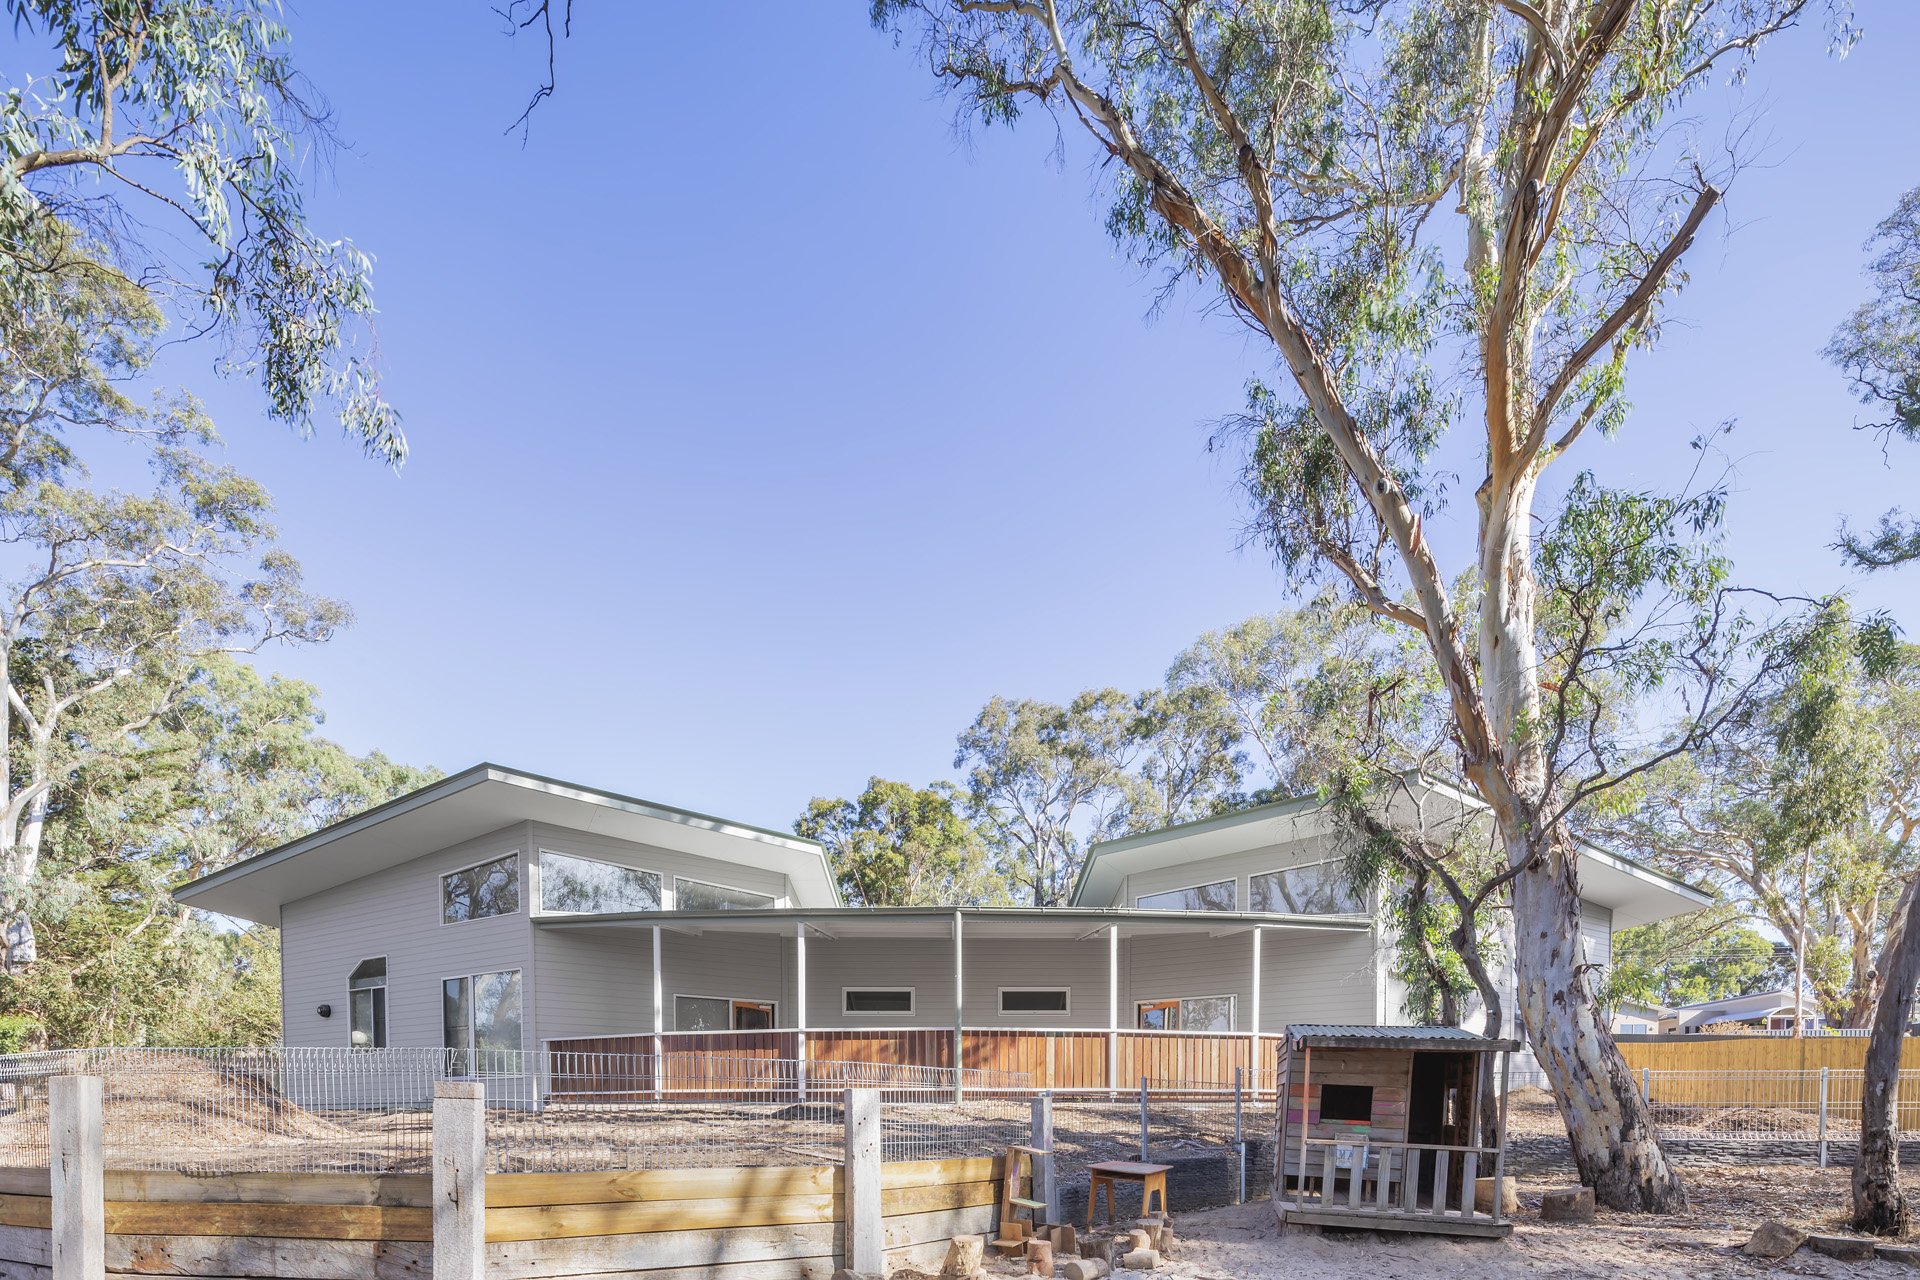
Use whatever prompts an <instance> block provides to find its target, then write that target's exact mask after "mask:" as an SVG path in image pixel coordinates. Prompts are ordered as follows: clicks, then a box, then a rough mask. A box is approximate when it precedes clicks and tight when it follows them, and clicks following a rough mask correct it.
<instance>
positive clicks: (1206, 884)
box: [1133, 876, 1240, 916]
mask: <svg viewBox="0 0 1920 1280" xmlns="http://www.w3.org/2000/svg"><path fill="white" fill-rule="evenodd" d="M1229 882H1231V883H1232V884H1233V906H1231V907H1229V908H1228V909H1227V910H1226V911H1189V912H1188V913H1187V914H1188V915H1196V916H1219V915H1228V914H1232V915H1238V914H1240V877H1239V876H1222V877H1221V878H1220V879H1218V880H1202V881H1201V882H1200V883H1199V884H1183V885H1176V886H1175V887H1173V888H1171V889H1155V890H1154V891H1153V892H1152V893H1137V894H1135V895H1134V896H1133V909H1134V910H1135V911H1178V910H1181V908H1179V907H1143V906H1141V905H1140V899H1142V898H1158V897H1160V896H1161V895H1163V894H1168V893H1186V892H1188V891H1189V890H1192V889H1211V888H1212V887H1213V886H1214V885H1217V884H1227V883H1229Z"/></svg>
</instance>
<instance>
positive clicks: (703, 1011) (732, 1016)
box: [673, 996, 773, 1031]
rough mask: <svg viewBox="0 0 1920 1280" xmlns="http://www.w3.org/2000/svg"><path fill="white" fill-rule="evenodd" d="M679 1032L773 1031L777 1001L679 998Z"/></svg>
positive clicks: (675, 1024) (676, 1014)
mask: <svg viewBox="0 0 1920 1280" xmlns="http://www.w3.org/2000/svg"><path fill="white" fill-rule="evenodd" d="M673 1029H674V1030H675V1031H770V1030H772V1029H773V1002H772V1001H770V1000H731V999H728V998H726V997H724V996H675V997H674V998H673Z"/></svg>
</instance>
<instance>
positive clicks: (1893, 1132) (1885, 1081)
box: [1853, 877, 1920, 1236]
mask: <svg viewBox="0 0 1920 1280" xmlns="http://www.w3.org/2000/svg"><path fill="white" fill-rule="evenodd" d="M1917 883H1920V877H1916V878H1915V879H1914V880H1909V881H1908V882H1907V887H1906V889H1905V890H1904V891H1903V892H1902V894H1901V896H1900V906H1899V907H1898V908H1897V909H1896V910H1895V912H1894V914H1893V920H1892V924H1893V926H1894V927H1895V928H1896V929H1897V930H1898V931H1899V935H1898V937H1895V938H1889V939H1888V940H1887V945H1886V948H1885V949H1884V950H1883V951H1882V952H1881V966H1880V973H1881V983H1880V998H1879V1000H1878V1001H1876V1002H1875V1005H1874V1011H1873V1035H1872V1037H1871V1038H1870V1039H1869V1040H1868V1041H1867V1063H1866V1067H1867V1070H1866V1080H1865V1082H1864V1083H1863V1085H1862V1086H1861V1091H1860V1154H1859V1156H1858V1157H1857V1158H1856V1159H1855V1160H1854V1162H1853V1225H1854V1229H1855V1230H1858V1231H1870V1232H1872V1233H1873V1234H1874V1235H1881V1236H1903V1235H1905V1234H1906V1233H1907V1228H1908V1227H1909V1226H1910V1225H1911V1224H1912V1213H1911V1211H1910V1209H1909V1208H1908V1205H1907V1199H1906V1197H1905V1196H1904V1195H1902V1194H1901V1191H1900V1142H1899V1129H1898V1127H1897V1125H1898V1117H1896V1116H1895V1115H1894V1105H1895V1102H1896V1095H1897V1094H1898V1092H1899V1088H1900V1048H1901V1045H1902V1043H1903V1042H1904V1041H1905V1038H1906V1033H1907V1023H1908V1021H1909V1020H1910V1019H1911V1018H1912V1017H1913V989H1914V985H1915V984H1916V983H1920V893H1916V892H1914V887H1915V885H1916V884H1917Z"/></svg>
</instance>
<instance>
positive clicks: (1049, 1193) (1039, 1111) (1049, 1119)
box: [1030, 1089, 1066, 1222]
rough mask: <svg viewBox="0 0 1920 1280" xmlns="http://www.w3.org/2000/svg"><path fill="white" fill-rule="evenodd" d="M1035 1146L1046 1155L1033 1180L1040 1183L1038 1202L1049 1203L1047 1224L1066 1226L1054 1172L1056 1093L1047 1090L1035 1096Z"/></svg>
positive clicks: (1058, 1185) (1037, 1166)
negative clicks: (1054, 1104)
mask: <svg viewBox="0 0 1920 1280" xmlns="http://www.w3.org/2000/svg"><path fill="white" fill-rule="evenodd" d="M1031 1134H1032V1136H1031V1139H1030V1141H1031V1143H1032V1145H1033V1146H1035V1147H1038V1148H1039V1149H1040V1150H1042V1151H1044V1152H1046V1155H1045V1157H1044V1158H1042V1159H1040V1160H1036V1161H1034V1170H1033V1176H1034V1181H1035V1183H1036V1185H1035V1187H1034V1192H1035V1195H1034V1197H1033V1198H1034V1199H1035V1200H1044V1201H1046V1203H1047V1221H1048V1222H1064V1221H1065V1220H1066V1219H1065V1218H1064V1217H1062V1216H1061V1213H1060V1183H1059V1179H1058V1178H1056V1177H1055V1176H1054V1169H1053V1090H1051V1089H1043V1090H1041V1091H1040V1092H1039V1093H1037V1094H1035V1095H1034V1096H1033V1124H1032V1126H1031Z"/></svg>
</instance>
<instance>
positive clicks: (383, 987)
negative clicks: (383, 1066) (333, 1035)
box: [347, 955, 393, 1048]
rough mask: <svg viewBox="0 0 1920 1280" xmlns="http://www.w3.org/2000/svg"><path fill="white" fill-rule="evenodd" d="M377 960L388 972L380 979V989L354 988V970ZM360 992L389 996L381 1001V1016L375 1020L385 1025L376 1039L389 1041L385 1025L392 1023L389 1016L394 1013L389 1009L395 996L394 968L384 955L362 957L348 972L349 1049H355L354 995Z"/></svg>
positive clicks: (375, 1046) (380, 1046)
mask: <svg viewBox="0 0 1920 1280" xmlns="http://www.w3.org/2000/svg"><path fill="white" fill-rule="evenodd" d="M375 960H378V961H379V962H380V966H381V968H382V969H384V970H385V971H386V972H385V973H383V974H382V975H381V978H380V985H379V986H378V987H356V986H354V985H353V974H354V970H355V969H359V968H360V967H361V966H362V965H366V964H370V963H372V962H373V961H375ZM358 991H381V992H384V993H386V996H387V998H386V999H384V1000H382V1001H380V1004H379V1009H378V1014H379V1016H378V1018H376V1019H375V1020H376V1021H377V1022H379V1023H381V1024H383V1025H382V1026H381V1027H380V1034H379V1035H378V1036H377V1037H375V1039H376V1040H387V1039H389V1036H388V1035H387V1027H386V1026H385V1025H384V1024H386V1023H388V1022H390V1021H391V1019H390V1018H389V1017H388V1014H390V1013H391V1012H392V1010H391V1009H389V1008H388V1006H389V1005H390V1004H392V1003H393V994H392V993H393V966H392V965H391V964H389V963H388V961H387V957H386V956H384V955H378V956H362V957H361V958H360V959H359V960H358V961H357V962H356V963H355V964H354V966H353V968H352V969H349V970H347V1047H348V1048H353V1047H354V1043H353V997H354V993H355V992H358ZM369 1001H370V1002H371V998H369ZM368 1047H369V1048H385V1047H386V1046H385V1045H383V1044H377V1043H376V1044H374V1045H370V1046H368Z"/></svg>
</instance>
